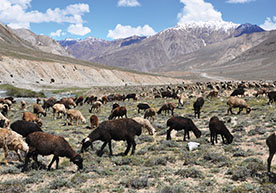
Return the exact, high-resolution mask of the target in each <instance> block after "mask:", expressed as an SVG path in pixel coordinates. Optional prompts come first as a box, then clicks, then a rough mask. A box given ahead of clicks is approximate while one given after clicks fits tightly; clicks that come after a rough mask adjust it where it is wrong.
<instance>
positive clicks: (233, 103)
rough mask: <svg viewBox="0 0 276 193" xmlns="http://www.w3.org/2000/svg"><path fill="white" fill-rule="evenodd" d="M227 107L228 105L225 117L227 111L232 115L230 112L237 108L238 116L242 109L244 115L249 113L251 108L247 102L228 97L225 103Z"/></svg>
mask: <svg viewBox="0 0 276 193" xmlns="http://www.w3.org/2000/svg"><path fill="white" fill-rule="evenodd" d="M227 105H229V108H228V110H227V115H228V114H229V111H230V112H231V114H234V113H233V111H232V108H239V111H238V114H240V113H241V111H242V110H243V108H245V109H246V113H247V114H248V113H250V111H251V108H250V107H249V105H248V104H247V102H246V101H245V100H243V99H240V98H237V97H230V99H229V100H228V101H227Z"/></svg>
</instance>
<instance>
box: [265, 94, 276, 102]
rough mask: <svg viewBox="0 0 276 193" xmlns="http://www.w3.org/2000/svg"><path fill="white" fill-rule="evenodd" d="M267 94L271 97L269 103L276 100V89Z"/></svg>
mask: <svg viewBox="0 0 276 193" xmlns="http://www.w3.org/2000/svg"><path fill="white" fill-rule="evenodd" d="M267 96H268V99H269V101H268V104H270V103H273V102H275V101H276V91H271V92H269V93H268V94H267Z"/></svg>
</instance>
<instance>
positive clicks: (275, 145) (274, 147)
mask: <svg viewBox="0 0 276 193" xmlns="http://www.w3.org/2000/svg"><path fill="white" fill-rule="evenodd" d="M266 145H267V146H268V148H269V157H268V158H267V172H270V166H271V161H272V158H273V156H274V154H275V152H276V133H275V132H274V133H272V134H271V135H270V136H269V137H268V138H267V139H266Z"/></svg>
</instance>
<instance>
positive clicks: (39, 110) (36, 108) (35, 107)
mask: <svg viewBox="0 0 276 193" xmlns="http://www.w3.org/2000/svg"><path fill="white" fill-rule="evenodd" d="M33 112H34V114H36V115H37V116H38V117H39V115H40V114H42V115H43V116H44V117H46V115H47V114H46V111H45V110H44V109H43V108H42V106H40V105H39V104H34V105H33Z"/></svg>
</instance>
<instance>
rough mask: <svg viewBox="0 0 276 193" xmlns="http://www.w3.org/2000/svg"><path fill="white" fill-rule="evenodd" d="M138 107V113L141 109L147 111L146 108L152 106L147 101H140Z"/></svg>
mask: <svg viewBox="0 0 276 193" xmlns="http://www.w3.org/2000/svg"><path fill="white" fill-rule="evenodd" d="M137 108H138V113H140V110H141V109H142V110H144V111H145V110H146V109H148V108H150V106H149V104H147V103H139V104H138V105H137Z"/></svg>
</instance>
